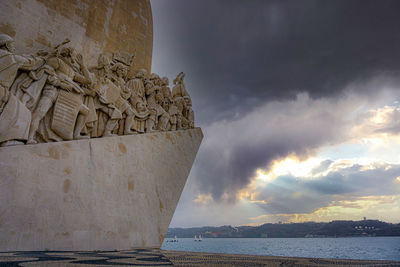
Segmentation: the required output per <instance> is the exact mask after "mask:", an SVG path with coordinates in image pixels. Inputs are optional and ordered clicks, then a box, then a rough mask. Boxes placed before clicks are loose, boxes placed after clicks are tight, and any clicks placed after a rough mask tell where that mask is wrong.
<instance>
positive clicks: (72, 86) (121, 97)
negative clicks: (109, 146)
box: [0, 34, 194, 146]
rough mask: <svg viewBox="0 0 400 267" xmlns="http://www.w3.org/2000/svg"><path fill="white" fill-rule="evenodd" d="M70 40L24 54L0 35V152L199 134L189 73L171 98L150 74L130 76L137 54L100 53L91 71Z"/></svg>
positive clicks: (163, 83) (178, 80) (142, 72)
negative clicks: (154, 135) (173, 133)
mask: <svg viewBox="0 0 400 267" xmlns="http://www.w3.org/2000/svg"><path fill="white" fill-rule="evenodd" d="M69 42H70V41H69V40H68V39H66V40H65V41H64V42H62V43H61V44H59V45H57V46H55V47H54V48H53V49H52V50H51V51H38V52H37V53H36V54H34V55H18V54H16V53H15V48H14V40H13V39H12V38H11V37H10V36H8V35H6V34H0V146H10V145H19V144H36V143H46V142H56V141H63V140H79V139H88V138H96V137H103V136H117V135H129V134H140V133H151V132H155V131H175V130H185V129H190V128H194V113H193V110H192V101H191V98H190V96H189V94H188V92H187V91H186V89H185V85H184V82H183V79H184V77H185V74H184V73H183V72H181V73H179V74H178V75H177V76H176V78H175V79H174V81H173V83H174V86H173V88H172V92H171V90H170V87H169V80H168V78H167V77H162V78H160V77H159V76H158V75H157V74H155V73H151V74H148V73H147V71H146V70H145V69H140V70H136V71H135V76H134V77H133V78H131V79H129V78H128V71H129V69H130V67H131V66H132V64H133V60H134V57H135V55H132V54H129V53H124V52H115V53H113V54H112V55H111V56H107V55H106V54H100V55H99V57H98V62H97V66H95V67H92V68H87V66H86V65H85V63H84V60H83V57H82V55H81V54H79V53H77V52H76V51H75V49H74V48H73V47H69V46H66V45H67V44H68V43H69Z"/></svg>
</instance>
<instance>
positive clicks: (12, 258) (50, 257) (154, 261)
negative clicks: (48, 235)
mask: <svg viewBox="0 0 400 267" xmlns="http://www.w3.org/2000/svg"><path fill="white" fill-rule="evenodd" d="M108 265H116V266H173V264H172V263H171V262H170V261H169V260H168V259H167V258H165V256H164V255H163V254H161V253H160V250H158V249H134V250H130V251H101V252H64V251H63V252H57V251H38V252H37V251H33V252H0V266H12V267H14V266H108Z"/></svg>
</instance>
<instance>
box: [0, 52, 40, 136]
mask: <svg viewBox="0 0 400 267" xmlns="http://www.w3.org/2000/svg"><path fill="white" fill-rule="evenodd" d="M43 63H44V61H43V60H42V59H40V58H39V59H35V58H28V57H23V56H18V55H14V54H13V53H11V52H9V51H6V50H0V90H1V91H2V92H1V95H3V96H6V97H7V98H8V99H6V101H4V99H3V101H4V102H6V104H5V105H4V107H3V109H2V112H1V114H0V143H1V142H5V141H10V140H19V141H26V140H27V139H28V133H29V126H30V123H31V112H30V111H29V110H28V108H27V107H26V106H25V105H24V104H23V103H22V102H21V101H20V100H19V99H18V98H17V97H16V96H15V95H13V94H12V93H10V92H9V90H10V87H11V86H12V84H13V82H14V80H15V78H16V77H17V74H18V70H19V69H22V70H35V69H37V68H39V67H40V66H41V65H43Z"/></svg>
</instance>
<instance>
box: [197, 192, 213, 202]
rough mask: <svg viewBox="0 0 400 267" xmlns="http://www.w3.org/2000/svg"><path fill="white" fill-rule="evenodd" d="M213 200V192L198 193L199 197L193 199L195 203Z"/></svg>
mask: <svg viewBox="0 0 400 267" xmlns="http://www.w3.org/2000/svg"><path fill="white" fill-rule="evenodd" d="M212 201H213V197H212V196H211V194H207V195H205V194H198V195H197V197H196V198H195V199H194V200H193V202H195V203H199V204H203V205H206V204H208V203H210V202H212Z"/></svg>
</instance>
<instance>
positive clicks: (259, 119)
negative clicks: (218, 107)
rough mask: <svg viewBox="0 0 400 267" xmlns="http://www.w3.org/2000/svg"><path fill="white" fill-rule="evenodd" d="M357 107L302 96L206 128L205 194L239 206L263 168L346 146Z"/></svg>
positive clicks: (200, 179) (201, 177)
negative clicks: (292, 157)
mask: <svg viewBox="0 0 400 267" xmlns="http://www.w3.org/2000/svg"><path fill="white" fill-rule="evenodd" d="M354 104H355V102H354V101H346V100H342V101H341V102H338V103H335V102H330V101H328V100H323V99H320V100H312V99H310V98H309V97H308V96H307V95H299V96H298V97H297V98H296V99H295V100H293V101H284V102H281V101H279V102H278V101H277V102H269V103H267V104H265V105H263V106H261V107H259V108H256V109H255V110H254V111H252V112H249V113H248V114H247V115H246V116H244V117H242V118H240V119H238V120H235V121H219V122H218V123H215V124H212V125H210V126H208V127H204V128H203V130H204V131H205V133H206V134H205V138H204V140H203V143H202V145H201V148H200V151H199V154H198V157H197V159H196V165H195V166H194V169H193V171H192V173H193V175H195V177H196V183H197V184H198V186H199V189H200V192H201V193H205V194H207V193H211V194H212V196H213V197H214V199H220V198H221V197H222V196H223V195H224V194H227V195H228V196H229V199H231V200H234V199H235V197H236V192H237V191H238V190H240V189H242V188H243V187H245V186H246V185H247V184H249V182H250V181H251V179H252V177H254V175H255V170H256V169H257V168H262V169H266V168H268V166H269V164H270V163H271V162H272V161H273V160H275V159H280V158H285V157H286V156H288V155H296V156H299V157H306V156H308V155H309V154H310V153H312V152H315V150H316V149H318V148H319V147H320V146H323V145H326V144H330V143H335V142H340V141H342V140H343V138H346V132H347V130H348V127H349V124H348V122H347V121H346V120H345V119H344V118H345V115H346V114H347V113H349V110H351V109H352V108H354ZM277 111H279V112H277ZM331 111H335V112H331Z"/></svg>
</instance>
